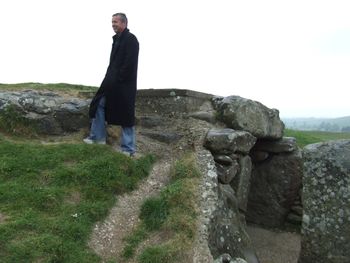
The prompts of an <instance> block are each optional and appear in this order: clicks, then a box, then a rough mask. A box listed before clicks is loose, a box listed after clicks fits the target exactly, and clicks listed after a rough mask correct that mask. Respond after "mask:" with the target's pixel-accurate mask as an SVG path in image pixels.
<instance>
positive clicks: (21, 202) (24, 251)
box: [0, 137, 154, 263]
mask: <svg viewBox="0 0 350 263" xmlns="http://www.w3.org/2000/svg"><path fill="white" fill-rule="evenodd" d="M153 162H154V158H153V157H152V156H146V157H143V158H140V159H138V160H133V159H130V158H128V157H125V156H124V155H121V154H118V153H115V152H113V150H112V149H111V148H110V147H107V146H103V145H85V144H59V145H46V146H44V145H40V144H36V143H30V142H29V143H28V142H27V143H26V142H11V141H8V140H5V139H4V138H2V137H0V233H1V234H0V259H1V260H0V261H1V262H4V263H5V262H6V263H7V262H16V263H19V262H100V258H99V257H98V256H97V255H95V254H94V253H93V252H92V251H91V250H90V249H89V248H88V247H87V241H88V239H89V236H90V234H91V231H92V227H93V226H94V224H95V223H96V222H97V221H98V220H102V219H103V218H104V217H105V216H106V215H107V213H108V211H109V209H110V208H111V207H112V206H113V204H114V203H115V201H116V199H115V197H116V195H119V194H122V193H125V192H128V191H131V190H133V189H135V188H136V186H137V183H138V182H139V180H140V179H142V178H144V177H145V176H147V175H148V173H149V171H150V168H151V166H152V163H153Z"/></svg>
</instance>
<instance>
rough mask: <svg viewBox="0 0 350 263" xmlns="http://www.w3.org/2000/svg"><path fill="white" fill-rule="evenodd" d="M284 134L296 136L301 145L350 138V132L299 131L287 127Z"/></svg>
mask: <svg viewBox="0 0 350 263" xmlns="http://www.w3.org/2000/svg"><path fill="white" fill-rule="evenodd" d="M284 136H286V137H294V138H296V140H297V144H298V145H299V146H300V147H304V146H305V145H308V144H311V143H317V142H325V141H331V140H339V139H350V132H321V131H297V130H290V129H285V130H284Z"/></svg>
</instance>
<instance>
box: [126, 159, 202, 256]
mask: <svg viewBox="0 0 350 263" xmlns="http://www.w3.org/2000/svg"><path fill="white" fill-rule="evenodd" d="M198 176H199V171H198V169H197V168H196V165H195V160H194V157H193V155H192V154H188V155H186V156H185V157H184V158H182V159H180V160H178V161H177V162H176V163H175V164H174V165H173V167H172V170H171V181H170V183H169V184H168V185H167V186H166V187H165V188H164V189H163V190H162V191H161V193H160V194H159V195H158V196H155V197H150V198H149V199H147V200H145V201H144V203H143V205H142V207H141V211H140V216H139V217H140V219H141V224H140V225H139V227H138V228H137V229H136V230H135V231H134V232H133V233H132V234H131V235H130V236H129V237H128V238H127V239H126V246H125V247H124V251H123V256H124V258H131V257H134V254H135V250H136V249H137V247H138V245H139V244H140V243H141V242H142V241H143V240H145V239H146V238H147V237H149V236H150V235H151V234H152V233H155V232H165V233H167V235H166V236H170V238H169V239H168V240H165V241H164V242H163V243H162V244H159V245H155V246H150V247H146V248H145V249H144V250H143V251H142V252H141V254H140V255H139V257H138V262H140V263H146V262H152V263H158V262H168V263H171V262H181V258H182V257H183V256H184V254H185V253H186V251H188V250H190V249H191V246H192V242H193V240H194V236H195V230H196V217H197V213H196V201H195V200H196V196H195V193H196V192H197V190H196V185H198V182H197V180H198Z"/></svg>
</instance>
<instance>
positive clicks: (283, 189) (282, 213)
mask: <svg viewBox="0 0 350 263" xmlns="http://www.w3.org/2000/svg"><path fill="white" fill-rule="evenodd" d="M302 164H303V163H302V156H301V152H300V151H295V152H292V153H280V154H276V155H272V156H271V157H270V158H269V159H267V160H265V161H264V162H261V163H257V164H255V166H254V168H253V171H252V179H251V182H250V184H251V187H250V192H249V202H248V211H247V214H246V215H247V221H249V222H252V223H255V224H258V225H264V226H268V227H282V226H283V224H284V222H285V220H286V216H287V215H288V213H289V210H290V209H291V206H292V205H293V203H294V201H295V200H296V199H297V198H298V192H299V189H300V187H301V182H302V172H303V166H302Z"/></svg>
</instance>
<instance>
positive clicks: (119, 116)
mask: <svg viewBox="0 0 350 263" xmlns="http://www.w3.org/2000/svg"><path fill="white" fill-rule="evenodd" d="M138 56H139V42H138V40H137V38H136V37H135V36H134V35H133V34H131V33H130V32H129V30H128V29H125V30H124V31H123V32H122V34H121V35H120V36H119V37H117V35H115V36H113V46H112V51H111V57H110V62H109V66H108V69H107V73H106V76H105V78H104V79H103V81H102V83H101V86H100V88H99V90H98V91H97V93H96V94H95V97H94V98H93V99H92V101H91V104H90V110H89V115H90V118H94V117H95V113H96V109H97V105H98V101H99V98H101V97H102V96H105V97H106V108H105V117H106V121H107V123H108V124H114V125H121V126H126V127H131V126H134V125H135V99H136V89H137V65H138Z"/></svg>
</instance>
